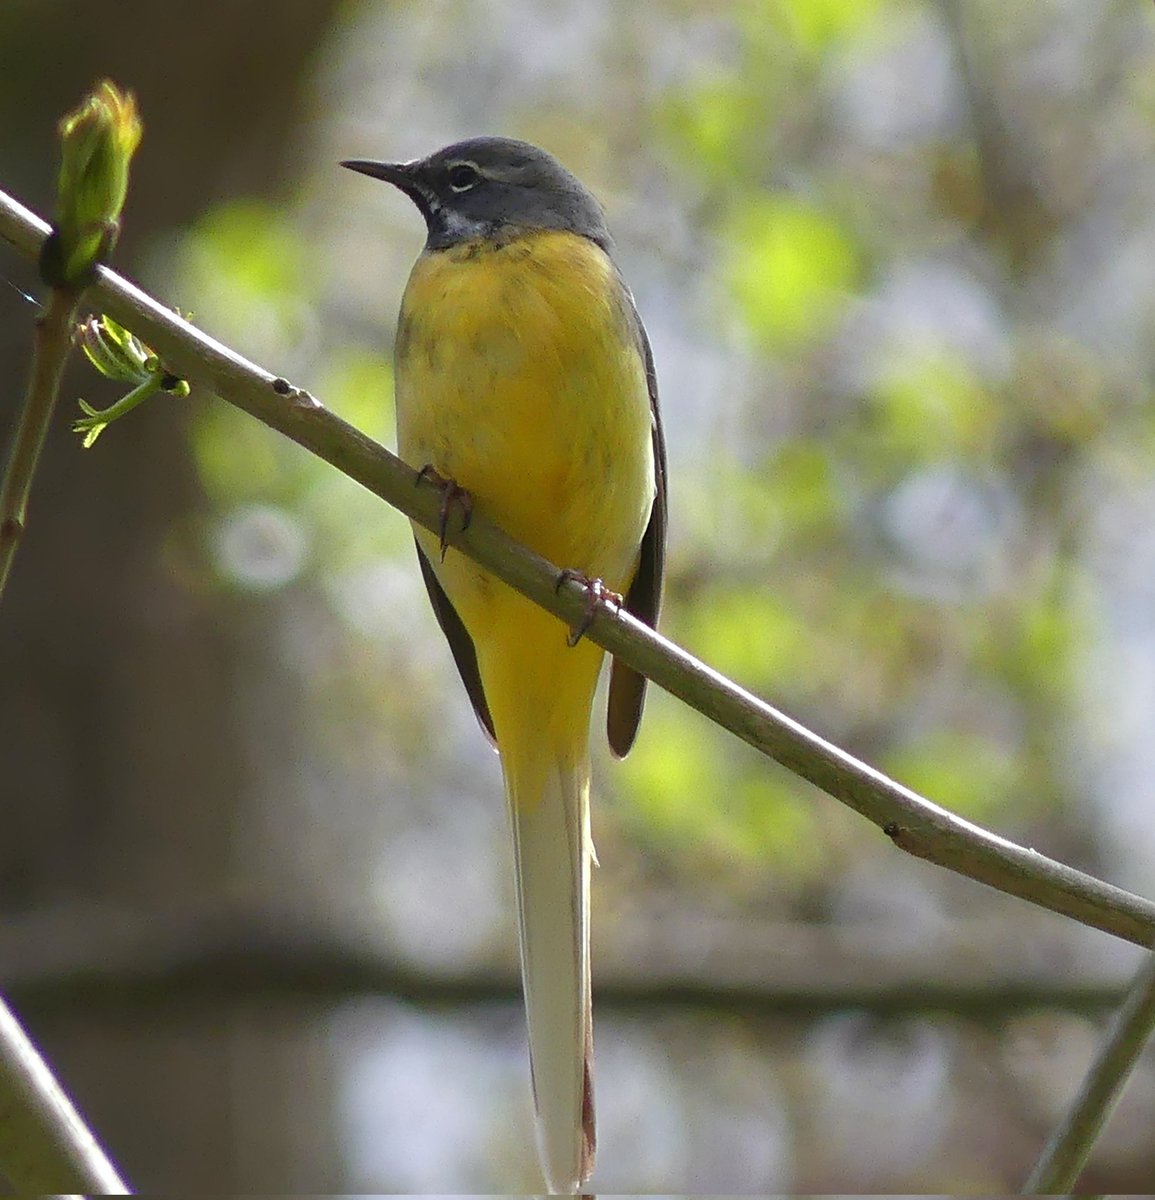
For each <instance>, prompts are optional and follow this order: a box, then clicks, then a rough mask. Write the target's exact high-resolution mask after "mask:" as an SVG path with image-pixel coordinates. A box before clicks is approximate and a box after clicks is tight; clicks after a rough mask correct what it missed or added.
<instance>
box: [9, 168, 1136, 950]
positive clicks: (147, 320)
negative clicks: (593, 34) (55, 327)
mask: <svg viewBox="0 0 1155 1200" xmlns="http://www.w3.org/2000/svg"><path fill="white" fill-rule="evenodd" d="M47 232H48V227H47V226H46V225H45V224H44V222H43V221H41V220H40V219H39V218H38V217H36V216H35V215H34V214H33V213H31V212H29V211H28V210H27V209H25V208H24V207H23V206H22V205H20V204H18V203H17V202H16V201H14V200H12V199H11V198H10V197H8V196H6V195H4V193H3V192H0V238H4V239H6V240H8V241H9V242H11V243H12V244H13V245H14V246H15V247H16V248H17V249H18V250H20V251H21V252H22V253H24V254H26V255H29V256H32V255H35V254H37V253H38V252H39V247H40V243H41V242H42V240H43V239H44V237H45V236H46V235H47ZM91 294H92V295H93V296H94V302H95V303H99V305H100V306H101V307H102V308H103V309H104V311H106V312H107V313H108V314H109V315H110V316H112V317H113V318H114V319H115V320H116V321H117V322H119V323H120V324H121V325H124V326H125V327H126V328H129V329H131V330H132V331H133V332H134V333H136V334H137V335H138V336H139V337H141V338H142V339H143V340H144V341H146V342H147V343H148V344H149V345H150V346H151V347H152V348H153V349H154V350H155V351H156V353H157V354H158V355H159V356H160V358H161V359H162V361H163V362H164V363H165V365H166V366H167V367H168V369H169V370H171V371H173V372H174V373H175V374H178V375H180V376H181V377H182V378H184V379H187V380H189V382H190V383H194V384H198V385H200V386H201V387H204V388H207V389H209V390H210V391H213V392H215V393H216V394H217V395H218V396H220V397H221V398H222V399H224V400H226V401H228V403H230V404H232V405H234V406H235V407H237V408H240V409H243V410H244V411H245V412H247V413H249V414H250V415H251V416H254V417H256V418H257V419H258V420H260V421H263V422H264V423H265V424H266V425H268V426H269V427H270V428H272V429H275V430H277V431H278V432H279V433H282V434H284V435H285V436H286V437H288V438H291V439H292V440H293V441H295V442H296V443H297V444H298V445H301V446H303V447H305V449H307V450H310V451H311V452H312V453H314V454H316V455H317V456H318V457H320V458H322V459H324V461H325V462H327V463H329V464H330V465H332V466H334V467H336V468H337V469H338V470H339V471H341V472H343V473H344V474H345V475H348V476H349V477H350V478H351V479H354V480H356V481H357V482H358V483H360V484H361V485H362V486H363V487H365V488H367V489H368V490H369V491H371V492H373V493H374V494H375V495H377V496H380V497H381V498H382V499H383V500H386V501H388V503H390V504H391V505H393V506H394V507H395V508H398V509H400V510H401V511H402V512H403V513H405V514H406V515H407V516H409V517H411V518H412V519H413V520H415V521H417V522H418V523H419V524H421V525H423V526H425V528H427V529H430V530H433V531H436V530H437V528H438V524H439V517H440V513H439V500H440V492H439V491H438V489H437V488H435V487H434V486H432V485H429V486H418V483H419V480H418V476H417V473H416V472H415V471H413V470H411V469H410V468H409V467H407V466H406V465H405V464H404V463H403V462H402V461H401V460H400V459H399V458H397V457H396V455H393V454H390V453H389V452H388V451H387V450H385V449H384V448H383V447H381V446H379V445H378V444H377V443H376V442H374V441H372V440H371V439H370V438H368V437H366V436H365V435H364V434H363V433H361V432H360V431H359V430H357V429H354V428H353V427H352V426H351V425H349V424H347V423H346V422H344V421H342V420H341V419H340V418H339V417H337V416H334V415H333V414H332V413H330V412H328V411H327V410H326V409H325V408H324V407H322V405H321V404H319V403H318V402H317V401H316V400H314V399H313V397H312V396H310V395H309V394H308V393H307V392H303V391H301V390H299V389H298V388H295V387H293V386H292V385H291V384H290V383H288V382H287V381H286V380H284V379H280V378H278V377H276V376H274V375H272V374H270V373H269V372H268V371H265V370H263V369H262V368H260V367H258V366H255V365H254V364H253V363H250V362H248V361H246V360H245V359H244V358H242V357H241V356H240V355H239V354H237V353H236V352H235V351H233V350H230V349H229V348H228V347H227V346H223V345H221V344H220V343H219V342H216V341H214V340H213V339H212V338H209V337H207V336H206V335H205V334H204V333H202V332H201V331H200V330H198V329H196V328H194V327H193V326H192V325H190V324H189V323H188V322H187V321H185V320H184V319H183V318H181V317H179V316H178V315H177V314H176V313H174V312H173V311H172V310H170V309H167V308H165V307H163V306H162V305H161V304H159V303H158V302H157V301H156V300H154V299H152V297H151V296H148V295H146V294H145V293H144V292H142V291H141V290H140V289H139V288H137V287H136V286H135V285H133V284H131V283H129V282H128V281H127V280H125V279H122V278H121V277H120V276H119V275H116V274H115V273H113V272H112V271H109V270H108V269H106V268H103V267H102V268H101V269H100V271H99V272H98V275H97V282H96V284H95V285H94V287H93V291H92V293H91ZM449 542H450V545H451V546H452V547H453V548H455V549H459V550H460V551H461V552H462V553H464V554H467V555H468V556H469V557H470V558H472V559H474V560H475V561H476V562H478V563H480V564H481V565H482V566H483V567H485V568H486V570H488V571H490V572H491V573H492V574H493V575H495V576H497V577H498V578H499V579H502V580H504V581H505V582H506V583H508V584H509V585H510V586H512V587H514V588H516V589H517V590H518V591H520V592H522V593H524V594H525V595H526V596H528V597H529V598H530V599H531V600H533V601H535V602H536V603H537V604H539V605H541V607H542V608H545V609H547V610H549V611H550V612H552V613H554V614H555V615H556V616H558V617H560V618H561V619H562V620H563V621H564V622H565V623H566V624H568V625H570V626H571V627H572V626H573V625H574V624H576V623H577V622H578V621H579V620H581V619H582V617H583V615H584V613H585V607H586V603H587V601H586V592H585V589H583V588H582V587H581V586H580V585H578V584H568V585H566V586H563V587H561V588H560V589H558V588H557V587H556V583H557V579H558V574H559V572H558V568H557V567H556V566H553V565H552V564H550V563H547V562H546V561H545V560H544V559H542V558H540V557H539V556H538V555H536V554H534V553H532V551H530V550H527V549H526V548H525V547H524V546H520V545H518V543H516V542H514V541H513V540H511V539H510V538H509V537H507V536H506V535H505V534H504V533H502V532H501V530H499V529H498V528H497V527H496V526H494V525H491V524H489V523H488V522H487V521H485V520H484V519H483V518H482V517H481V516H480V515H479V514H475V515H474V516H473V519H472V520H471V522H470V525H469V528H468V530H465V531H463V532H461V531H458V530H450V531H449ZM586 636H587V637H589V638H590V640H591V641H595V642H597V643H598V644H599V645H601V646H603V647H604V648H605V649H607V650H609V651H610V652H611V653H612V654H614V655H616V656H617V657H619V658H621V659H622V660H623V661H624V662H626V663H628V664H629V665H630V666H632V667H634V668H635V669H637V670H639V671H641V672H642V673H644V674H645V675H648V676H649V677H650V678H651V679H652V680H653V681H654V682H655V683H657V684H658V685H659V686H661V687H663V688H665V689H666V690H667V691H668V692H670V693H672V694H673V695H675V696H677V697H678V698H679V699H681V700H684V701H685V702H686V703H687V704H689V705H690V706H691V707H692V708H695V709H697V710H698V711H699V712H701V713H702V714H704V715H705V716H706V717H708V718H709V719H710V720H712V721H714V722H715V723H717V724H719V725H721V726H723V727H724V728H726V729H729V730H730V731H731V732H732V733H734V734H735V735H737V736H738V737H740V738H741V739H742V740H743V741H745V742H747V743H749V744H750V745H751V746H753V747H754V748H755V749H757V750H759V751H761V752H762V753H763V754H765V755H767V756H768V757H770V758H772V759H774V760H775V761H776V762H779V763H781V764H782V765H783V766H785V767H786V768H787V769H788V770H790V771H792V772H793V773H794V774H796V775H798V776H800V777H801V778H803V779H806V780H809V781H810V782H811V783H813V784H815V785H816V786H818V787H820V788H821V789H822V790H823V791H825V792H827V793H828V794H829V795H831V796H833V797H834V798H835V799H836V800H838V801H840V802H841V803H842V804H845V805H847V806H848V807H849V808H852V809H853V810H854V811H855V812H857V813H859V814H860V815H862V816H864V817H866V818H867V819H868V820H870V821H872V822H874V824H876V825H877V826H878V827H879V828H880V829H881V830H882V831H883V832H884V833H885V834H886V835H887V836H888V837H889V838H890V839H891V841H892V842H893V843H894V845H895V846H897V847H898V848H899V849H900V850H905V851H906V852H907V853H908V854H913V855H914V856H915V857H918V858H924V859H926V860H927V861H929V862H933V863H937V864H938V865H940V866H944V867H947V868H949V869H950V870H952V871H956V872H957V873H959V874H960V875H965V876H967V877H969V878H971V879H975V880H978V881H979V882H981V883H986V884H988V885H989V886H991V887H993V888H995V889H997V890H998V891H1001V892H1006V893H1007V894H1008V895H1012V896H1018V897H1020V898H1022V899H1024V900H1029V901H1030V902H1031V903H1033V904H1037V905H1039V906H1040V907H1042V908H1047V909H1050V910H1051V911H1052V912H1057V913H1060V914H1062V915H1064V916H1067V917H1071V918H1072V919H1074V920H1076V921H1080V922H1082V923H1083V924H1084V925H1090V926H1092V927H1094V928H1096V929H1102V930H1104V931H1106V932H1108V933H1112V934H1115V935H1116V936H1118V937H1122V938H1125V939H1127V940H1128V941H1131V942H1135V943H1136V944H1138V945H1141V946H1143V947H1148V946H1150V945H1152V943H1155V903H1152V902H1151V901H1150V900H1146V899H1143V898H1142V897H1139V896H1136V895H1133V894H1132V893H1130V892H1126V891H1124V890H1122V889H1121V888H1117V887H1114V886H1112V885H1111V884H1109V883H1105V882H1103V881H1102V880H1100V879H1096V878H1095V877H1094V876H1091V875H1087V874H1085V873H1084V872H1082V871H1076V870H1075V869H1074V868H1072V867H1068V866H1065V865H1064V864H1062V863H1059V862H1055V861H1054V860H1053V859H1049V858H1047V857H1046V856H1045V855H1042V854H1039V853H1037V852H1036V851H1034V850H1031V849H1028V848H1026V847H1023V846H1019V845H1017V844H1016V843H1014V842H1011V841H1008V840H1007V839H1006V838H1001V837H999V836H997V835H996V834H993V833H991V832H989V831H988V830H986V829H983V828H981V827H980V826H978V825H975V824H972V823H971V822H970V821H964V820H963V819H962V818H961V817H958V816H956V815H955V814H954V813H951V812H948V811H947V810H946V809H944V808H940V807H939V806H938V805H937V804H932V803H931V802H930V801H928V800H925V799H923V798H922V797H921V796H919V795H917V794H915V793H914V792H912V791H910V789H909V788H905V787H903V786H902V785H901V784H898V783H895V782H894V780H892V779H888V778H887V777H886V776H885V775H883V774H881V772H879V771H876V770H874V768H873V767H869V766H867V765H866V764H865V763H862V762H859V761H858V760H857V759H855V758H853V757H852V756H851V755H849V754H847V753H846V752H845V751H844V750H841V749H839V748H838V747H837V746H834V745H832V744H831V743H829V742H827V741H824V740H823V739H822V738H820V737H819V736H818V735H817V734H814V733H811V732H810V731H809V730H808V729H805V728H804V727H803V726H801V725H799V724H798V723H797V722H796V721H793V720H791V719H790V718H789V717H787V716H785V715H784V714H783V713H780V712H778V711H777V710H776V709H774V708H771V707H770V705H768V704H766V703H765V702H764V701H762V700H760V699H758V697H757V696H754V695H752V694H751V693H749V692H747V691H745V690H744V689H743V688H741V687H739V686H738V685H737V684H734V683H732V682H731V681H730V680H728V679H726V678H725V677H724V676H722V675H720V674H719V673H718V672H717V671H714V670H712V669H711V668H710V667H708V666H706V665H705V664H704V663H702V662H699V661H698V660H697V659H695V658H694V657H692V656H691V655H690V654H688V653H686V651H684V650H682V649H681V648H680V647H678V646H675V645H674V644H673V643H672V642H669V641H667V640H666V639H665V638H663V637H661V636H660V635H659V634H656V633H655V632H654V631H653V630H651V629H649V628H648V627H647V626H645V625H643V624H642V623H641V622H639V621H637V620H635V619H634V618H633V617H632V616H630V614H629V613H625V612H616V611H614V610H612V609H609V608H605V609H603V610H601V611H599V613H598V616H597V618H596V619H595V621H594V623H593V624H592V626H591V627H590V629H589V632H588V633H587V635H586Z"/></svg>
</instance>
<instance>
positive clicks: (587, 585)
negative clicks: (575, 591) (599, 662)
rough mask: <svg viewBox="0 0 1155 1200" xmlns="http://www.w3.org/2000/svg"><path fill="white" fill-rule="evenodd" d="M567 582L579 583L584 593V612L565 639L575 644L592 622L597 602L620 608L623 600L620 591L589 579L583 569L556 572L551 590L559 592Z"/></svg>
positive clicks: (567, 568)
mask: <svg viewBox="0 0 1155 1200" xmlns="http://www.w3.org/2000/svg"><path fill="white" fill-rule="evenodd" d="M567 583H576V584H579V585H580V586H581V587H582V588H583V590H584V591H585V594H586V607H585V612H584V613H582V618H581V620H580V621H579V622H578V623H577V624H576V625H575V626H574V627H573V628H572V629H571V630H570V631H569V637H568V638H567V639H566V641H567V643H568V644H569V645H570V646H576V645H577V644H578V642H580V641H581V640H582V636H583V634H584V633H585V631H586V630H587V629H589V627H590V626H591V625H592V624H593V620H594V617H595V616H596V615H597V611H598V605H599V604H609V605H612V606H613V607H614V608H621V607H622V605H623V604H624V603H625V600H624V599H623V598H622V595H621V593H620V592H613V591H610V589H609V588H608V587H606V585H605V584H604V583H603V582H602V581H601V580H600V579H591V578H590V577H589V576H588V575H587V574H586V573H585V572H584V571H574V570H572V569H571V568H569V567H566V568H565V570H563V571H560V572H559V573H558V577H557V582H556V583H555V584H554V588H553V590H554V591H555V592H560V591H561V589H562V587H563V586H564V585H565V584H567Z"/></svg>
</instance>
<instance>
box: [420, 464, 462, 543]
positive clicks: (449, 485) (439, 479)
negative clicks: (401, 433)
mask: <svg viewBox="0 0 1155 1200" xmlns="http://www.w3.org/2000/svg"><path fill="white" fill-rule="evenodd" d="M423 479H427V480H429V482H430V483H431V484H433V486H434V487H435V488H438V489H440V491H441V507H440V509H439V510H438V521H437V540H438V543H439V545H440V547H441V561H442V562H444V561H445V551H446V550H447V549H448V548H449V539H448V537H447V536H446V534H447V533H448V530H449V514H450V513H451V512H452V511H453V509H455V508H456V509H457V510H458V512H460V513H461V531H462V533H464V532H465V530H467V529H468V528H469V522H470V521H471V520H472V518H473V497H472V496H471V495H470V494H469V493H468V492H467V491H466V490H465V488H463V487H460V486H459V485H458V483H457V480H456V479H448V478H446V476H444V475H442V474H441V472H440V471H438V470H437V469H436V467H434V466H433V464H432V463H426V464H425V466H423V467H422V468H421V470H420V471H418V472H417V482H418V483H421V481H422V480H423Z"/></svg>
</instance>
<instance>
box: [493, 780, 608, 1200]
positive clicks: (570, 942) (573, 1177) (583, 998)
mask: <svg viewBox="0 0 1155 1200" xmlns="http://www.w3.org/2000/svg"><path fill="white" fill-rule="evenodd" d="M509 802H510V803H509V808H510V819H511V822H512V825H513V841H514V856H515V866H516V874H517V907H518V928H519V934H520V944H521V972H522V986H523V988H524V991H525V1008H526V1019H527V1023H528V1026H529V1055H530V1067H531V1071H532V1076H533V1092H534V1106H535V1108H536V1111H537V1136H538V1148H539V1153H540V1156H541V1162H542V1167H543V1169H544V1171H545V1176H546V1184H547V1186H548V1187H549V1189H550V1191H551V1192H553V1193H561V1194H565V1193H570V1192H575V1191H578V1190H579V1189H580V1187H581V1185H582V1184H583V1183H584V1182H585V1180H586V1179H587V1178H588V1177H589V1174H590V1171H591V1170H592V1169H593V1158H594V1122H593V1094H592V1073H591V1058H592V1051H593V1038H592V1029H591V1023H590V957H589V909H590V904H589V897H590V860H591V857H592V854H593V847H592V843H591V840H590V828H589V767H588V764H587V763H585V762H580V763H576V764H574V763H566V762H555V763H553V764H551V767H550V769H549V770H548V772H547V773H546V779H545V786H544V788H543V794H542V795H540V796H521V797H515V796H514V795H513V792H512V789H511V791H510V796H509Z"/></svg>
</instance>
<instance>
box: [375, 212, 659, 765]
mask: <svg viewBox="0 0 1155 1200" xmlns="http://www.w3.org/2000/svg"><path fill="white" fill-rule="evenodd" d="M628 312H629V309H628V301H627V299H626V297H625V295H624V291H623V290H622V285H621V284H620V282H619V281H618V279H617V276H616V273H615V271H614V268H613V266H612V264H611V262H610V260H609V259H608V257H607V256H606V255H605V254H604V253H603V252H602V251H601V250H600V249H599V248H598V247H597V246H595V245H593V243H591V242H589V241H588V240H586V239H584V238H580V237H577V236H575V235H573V234H569V233H561V232H548V233H538V234H533V235H529V236H526V237H522V238H519V239H517V240H514V241H511V242H508V243H507V244H505V245H502V246H488V245H480V246H479V245H477V244H474V245H467V246H461V247H455V248H453V249H451V250H444V251H435V252H433V253H427V254H424V255H422V257H421V258H420V259H419V260H418V261H417V264H416V266H415V267H414V269H413V273H412V275H411V277H410V280H409V285H408V287H407V289H406V293H405V299H404V301H403V303H402V309H401V320H400V324H399V327H398V345H397V364H396V370H397V430H398V442H399V448H400V451H401V455H402V457H403V458H404V459H405V460H406V461H407V462H408V463H409V464H410V465H411V466H413V467H416V468H420V467H422V466H425V465H426V464H430V465H432V466H433V467H435V468H436V469H437V471H438V472H440V473H441V474H442V475H443V476H445V477H447V478H452V479H454V480H456V481H457V483H458V484H459V485H460V486H461V487H463V488H465V489H467V490H468V491H469V492H470V493H471V495H472V497H473V501H474V509H475V511H477V512H479V513H484V515H485V516H486V517H487V518H489V519H490V520H492V521H494V522H495V523H496V524H498V525H499V526H501V527H502V528H503V529H504V530H505V531H506V532H507V533H509V534H510V535H511V536H512V537H514V538H516V539H517V540H519V541H521V542H524V543H525V544H526V545H528V546H530V547H531V548H532V549H534V550H536V551H537V552H538V553H539V554H541V555H543V556H544V557H546V558H548V559H549V560H550V561H552V562H554V563H557V564H558V565H559V566H562V567H571V568H574V569H577V570H580V571H583V572H585V573H586V574H588V575H590V576H596V577H599V578H601V579H603V580H604V581H605V583H606V584H607V585H608V586H609V587H610V588H613V589H614V590H617V591H624V590H626V588H627V587H628V584H629V582H630V580H631V578H632V576H633V572H634V569H635V566H636V560H637V551H638V546H639V543H640V541H641V537H642V534H643V532H644V530H645V526H646V523H647V521H648V519H649V513H650V508H651V505H652V502H653V497H654V465H653V450H652V442H651V415H650V403H649V396H648V392H647V388H646V380H645V369H644V365H643V362H642V358H641V354H640V352H639V349H638V347H637V343H636V339H635V337H634V336H633V331H632V329H631V326H630V323H629V316H628ZM418 535H419V536H420V537H423V538H425V537H427V535H425V534H424V533H423V531H418ZM424 544H425V545H426V550H427V553H428V555H429V558H430V561H431V562H433V563H434V564H437V562H438V555H437V553H436V548H435V546H434V545H433V544H432V539H428V540H426V541H425V543H424ZM435 569H436V570H437V572H438V577H439V579H440V581H441V584H442V586H443V587H444V589H445V591H446V594H447V595H448V596H449V598H450V600H451V601H452V602H453V604H454V607H455V608H456V609H457V611H458V613H459V614H460V616H461V618H462V620H463V621H464V623H465V626H466V628H467V629H468V630H469V632H470V635H471V636H472V638H473V640H474V643H475V645H476V646H477V650H478V661H479V666H480V668H481V672H482V678H483V682H484V684H485V688H486V693H487V695H488V696H489V698H490V703H491V707H493V708H494V714H493V715H494V721H495V724H496V725H497V726H498V731H497V732H498V741H499V744H500V742H501V741H502V740H503V739H502V730H501V726H502V724H507V723H508V721H509V719H510V718H509V717H503V716H502V715H500V714H499V711H498V710H499V709H504V708H507V707H508V705H507V704H506V703H505V702H504V700H503V697H502V696H501V695H500V694H499V693H501V692H504V691H507V690H509V689H511V688H514V687H519V688H520V689H521V690H522V691H523V692H524V691H525V690H528V691H530V692H531V693H540V695H538V696H537V697H536V699H533V700H531V701H530V702H531V703H537V704H547V710H546V711H542V710H540V709H539V715H540V716H541V717H542V718H543V719H544V720H546V721H547V723H548V724H555V723H556V724H557V725H559V726H563V727H568V728H570V729H572V727H573V725H574V724H575V723H576V721H577V717H578V713H577V712H575V711H573V705H576V706H577V707H578V708H582V707H584V708H585V710H586V716H585V718H584V720H583V721H582V726H583V736H584V728H585V725H586V724H588V706H589V701H590V697H592V692H593V686H594V683H595V682H596V678H597V671H598V668H599V666H600V663H601V651H600V650H598V649H597V648H596V647H593V646H592V645H584V644H583V645H579V646H578V647H577V648H576V650H569V649H568V647H566V645H565V630H564V628H563V627H562V625H561V624H560V622H558V621H557V620H556V619H555V618H553V617H551V616H549V615H548V614H546V613H544V612H542V611H541V610H540V609H537V608H536V607H535V606H534V605H532V604H530V603H529V602H528V601H526V600H524V599H523V598H521V597H520V596H518V595H516V594H515V593H513V592H512V591H510V590H509V589H507V588H505V587H504V586H503V585H501V584H499V583H498V582H497V581H496V580H494V579H493V578H492V577H490V576H488V575H486V574H485V573H484V572H482V571H480V570H479V569H478V568H476V567H474V566H473V564H472V563H471V562H469V560H467V559H465V558H464V557H463V556H462V555H458V554H454V553H453V551H452V550H451V551H450V552H449V554H448V556H447V558H446V561H445V563H444V564H440V565H437V566H436V567H435ZM558 672H561V673H562V674H563V675H564V676H565V677H566V679H567V680H568V682H569V683H570V685H571V686H569V687H567V688H565V689H563V690H565V691H567V692H570V693H573V695H572V703H567V702H564V701H559V700H558V699H557V698H556V696H555V697H554V699H552V700H551V699H549V696H550V694H551V693H553V692H555V691H556V690H557V689H556V685H557V683H558ZM519 680H520V682H519ZM577 693H581V694H582V695H581V696H580V697H579V696H578V694H577ZM587 693H588V694H587ZM524 699H527V698H526V697H524V696H523V700H524ZM561 710H568V711H561Z"/></svg>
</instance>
